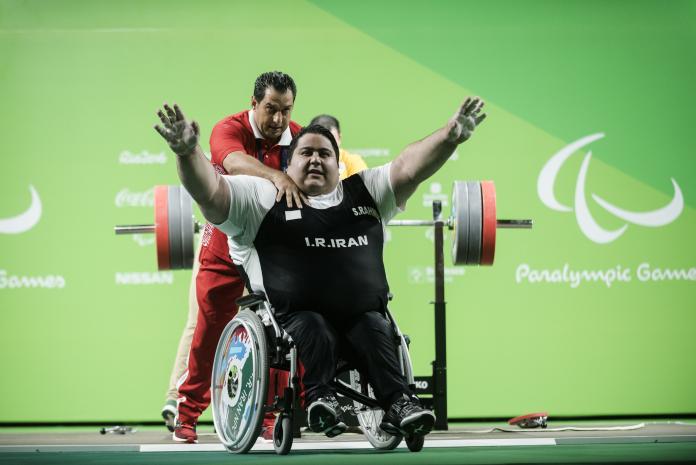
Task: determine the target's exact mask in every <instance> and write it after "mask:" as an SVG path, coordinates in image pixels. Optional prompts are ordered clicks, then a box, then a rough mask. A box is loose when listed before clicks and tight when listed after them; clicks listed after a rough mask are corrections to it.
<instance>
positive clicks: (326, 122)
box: [309, 114, 341, 134]
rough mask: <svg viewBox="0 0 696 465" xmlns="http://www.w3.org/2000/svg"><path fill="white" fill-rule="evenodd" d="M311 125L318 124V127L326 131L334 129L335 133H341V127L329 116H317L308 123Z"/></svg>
mask: <svg viewBox="0 0 696 465" xmlns="http://www.w3.org/2000/svg"><path fill="white" fill-rule="evenodd" d="M313 124H318V125H319V126H324V127H325V128H326V129H328V130H331V128H336V131H338V133H339V134H340V133H341V125H340V124H338V120H337V119H336V118H335V117H334V116H331V115H326V114H324V115H318V116H315V117H314V118H312V121H310V122H309V125H310V126H311V125H313Z"/></svg>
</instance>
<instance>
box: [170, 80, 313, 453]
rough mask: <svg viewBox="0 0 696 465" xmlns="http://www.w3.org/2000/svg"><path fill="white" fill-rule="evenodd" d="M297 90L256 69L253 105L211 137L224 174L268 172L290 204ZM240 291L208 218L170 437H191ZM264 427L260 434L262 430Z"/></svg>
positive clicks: (274, 381)
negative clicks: (193, 325) (195, 316)
mask: <svg viewBox="0 0 696 465" xmlns="http://www.w3.org/2000/svg"><path fill="white" fill-rule="evenodd" d="M296 96H297V88H296V86H295V82H294V81H293V80H292V78H291V77H290V76H288V75H287V74H285V73H282V72H278V71H274V72H268V73H264V74H262V75H260V76H259V77H258V78H257V79H256V82H255V84H254V95H253V97H252V100H251V106H252V109H251V110H245V111H243V112H241V113H237V114H235V115H231V116H228V117H226V118H224V119H223V120H222V121H220V122H218V123H217V124H216V125H215V127H214V128H213V132H212V134H211V136H210V149H211V152H212V163H213V166H214V167H215V169H216V170H217V171H218V172H219V173H222V174H248V175H253V176H259V177H262V178H266V179H268V180H269V181H271V182H273V184H274V185H275V187H276V188H277V189H278V195H277V197H276V201H285V202H287V204H288V206H291V204H292V205H296V206H298V207H300V208H301V203H302V202H304V201H306V198H305V197H304V194H303V193H302V192H301V191H300V190H299V189H298V187H297V185H295V183H294V182H293V181H292V179H290V177H288V176H287V175H286V174H285V173H284V170H285V168H286V167H287V158H288V153H287V148H288V146H289V145H290V142H291V141H292V138H293V136H294V135H295V134H297V133H298V132H299V131H300V129H301V127H300V126H299V125H298V124H297V123H295V122H293V121H290V115H291V114H292V109H293V106H294V103H295V97H296ZM243 291H244V280H243V279H242V277H241V276H240V275H239V273H238V271H237V269H236V268H235V266H234V265H233V264H232V260H231V259H230V254H229V249H228V245H227V236H226V235H225V234H223V233H221V232H220V231H218V230H217V229H215V228H214V227H212V226H211V225H210V224H206V226H205V230H204V232H203V237H202V240H201V251H200V270H199V271H198V275H197V277H196V294H197V299H198V307H199V310H198V319H197V322H196V329H195V331H194V333H193V340H192V342H191V350H190V352H189V359H188V371H187V372H186V374H185V377H184V380H183V382H182V384H181V385H180V386H179V402H178V407H177V408H178V421H177V425H176V428H175V430H174V436H173V437H174V440H176V441H180V442H196V440H197V434H196V423H197V421H198V417H199V416H200V415H201V413H203V411H204V410H205V409H206V408H207V407H208V405H209V404H210V378H211V372H212V365H213V359H214V357H215V348H216V347H217V343H218V339H220V334H221V333H222V330H223V329H224V327H225V325H227V323H228V322H229V321H230V320H231V319H232V318H234V316H235V315H236V314H237V306H236V305H235V300H236V299H237V298H239V297H240V296H241V295H242V292H243ZM270 379H271V384H270V386H269V392H268V395H269V402H272V400H273V397H274V394H275V391H276V389H275V385H278V386H279V388H280V389H282V388H283V386H284V385H286V384H287V373H286V372H283V371H280V370H279V371H277V372H275V373H274V370H271V377H270ZM272 422H273V416H272V414H270V415H268V416H267V418H266V419H265V420H264V427H265V428H267V427H269V426H270V428H269V429H268V430H266V431H263V433H265V434H264V436H270V434H271V431H272V426H273V423H272ZM263 433H262V434H263Z"/></svg>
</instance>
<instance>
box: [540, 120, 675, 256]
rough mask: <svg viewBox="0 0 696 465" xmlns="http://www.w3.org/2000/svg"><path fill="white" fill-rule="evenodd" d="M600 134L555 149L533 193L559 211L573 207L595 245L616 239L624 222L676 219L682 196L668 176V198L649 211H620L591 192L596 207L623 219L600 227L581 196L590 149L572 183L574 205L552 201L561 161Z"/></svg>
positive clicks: (652, 224) (655, 222)
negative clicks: (614, 226)
mask: <svg viewBox="0 0 696 465" xmlns="http://www.w3.org/2000/svg"><path fill="white" fill-rule="evenodd" d="M603 137H604V134H603V133H597V134H592V135H589V136H586V137H583V138H582V139H579V140H577V141H575V142H573V143H571V144H569V145H567V146H566V147H564V148H562V149H561V150H559V151H558V152H557V153H556V154H554V155H553V156H552V157H551V158H550V159H549V161H547V162H546V164H545V165H544V167H543V168H542V169H541V172H540V173H539V178H538V180H537V193H538V195H539V198H540V199H541V201H542V202H543V203H544V205H546V206H547V207H549V208H550V209H552V210H556V211H559V212H572V211H573V210H575V219H576V220H577V222H578V226H579V227H580V230H581V231H582V233H583V234H585V236H586V237H587V238H588V239H590V240H591V241H594V242H596V243H598V244H607V243H609V242H612V241H615V240H616V239H618V238H619V237H620V236H621V235H622V234H623V233H624V232H625V231H626V229H627V228H628V223H631V224H635V225H639V226H648V227H653V228H654V227H658V226H664V225H666V224H669V223H671V222H672V221H674V220H676V219H677V218H678V217H679V215H680V214H681V212H682V210H683V209H684V197H683V196H682V192H681V189H680V188H679V185H678V184H677V181H675V180H674V178H672V186H673V187H674V196H673V197H672V200H671V201H670V202H669V203H668V204H667V205H665V206H664V207H662V208H659V209H657V210H652V211H645V212H634V211H628V210H624V209H622V208H619V207H617V206H616V205H613V204H611V203H609V202H607V201H606V200H604V199H603V198H601V197H600V196H598V195H597V194H594V193H593V194H592V198H593V199H594V201H595V202H596V203H597V204H598V205H599V206H601V207H602V208H604V209H605V210H606V211H608V212H609V213H611V214H612V215H614V216H616V217H617V218H619V219H622V220H623V221H625V222H626V223H624V225H623V226H621V227H620V228H618V229H614V230H609V229H605V228H603V227H602V226H600V225H599V224H598V223H597V221H596V220H595V219H594V217H593V216H592V214H591V213H590V209H589V208H588V205H587V198H586V196H585V180H586V177H587V170H588V168H589V165H590V159H591V158H592V152H588V153H587V155H585V158H584V160H583V162H582V165H581V166H580V172H579V173H578V178H577V181H576V183H575V197H574V204H575V208H574V209H573V208H572V207H570V206H567V205H563V204H561V203H560V202H559V201H558V200H556V197H555V195H554V193H553V189H554V185H555V183H556V176H557V175H558V172H559V171H560V169H561V167H562V166H563V163H565V161H566V160H567V159H568V158H570V156H571V155H573V153H575V152H576V151H578V150H579V149H581V148H582V147H584V146H586V145H588V144H590V143H592V142H594V141H596V140H598V139H601V138H603Z"/></svg>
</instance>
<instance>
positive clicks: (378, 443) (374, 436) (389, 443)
mask: <svg viewBox="0 0 696 465" xmlns="http://www.w3.org/2000/svg"><path fill="white" fill-rule="evenodd" d="M393 324H394V327H395V328H396V331H397V334H398V335H399V338H400V340H401V344H400V345H399V351H400V354H399V359H400V360H401V361H402V364H403V365H402V367H401V368H402V372H403V374H404V376H405V377H406V381H407V382H408V383H409V384H413V382H414V381H413V367H412V365H411V356H410V355H409V353H408V345H407V344H406V339H405V338H404V336H403V335H402V334H401V332H400V330H399V329H398V327H397V326H396V323H393ZM350 384H351V387H352V388H353V389H355V390H356V391H358V392H362V393H363V394H365V395H366V396H369V397H372V398H374V397H375V395H374V392H373V391H372V386H370V385H369V384H367V383H361V382H360V373H359V372H358V371H356V370H351V371H350ZM365 387H367V389H365ZM354 404H355V407H356V409H357V413H356V417H357V418H358V423H359V424H360V427H361V428H362V430H363V434H364V435H365V438H367V440H368V441H369V442H370V444H372V446H373V447H374V448H375V449H380V450H392V449H395V448H396V446H398V445H399V443H400V442H401V439H402V436H400V435H393V434H389V433H387V432H386V431H384V430H383V429H382V428H380V427H379V425H380V423H382V417H384V411H383V410H381V409H371V408H369V407H365V406H363V405H362V404H361V403H359V402H355V403H354ZM421 447H422V446H421Z"/></svg>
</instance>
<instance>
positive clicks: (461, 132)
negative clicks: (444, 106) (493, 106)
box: [447, 97, 486, 144]
mask: <svg viewBox="0 0 696 465" xmlns="http://www.w3.org/2000/svg"><path fill="white" fill-rule="evenodd" d="M483 105H484V102H483V100H481V99H480V98H479V97H473V98H472V97H467V99H466V100H465V101H464V103H463V104H462V105H461V106H460V107H459V108H458V109H457V112H456V113H455V114H454V116H453V117H452V119H450V120H449V122H448V123H447V129H448V132H447V140H448V142H451V143H453V144H461V143H462V142H464V141H465V140H467V139H468V138H469V137H471V134H473V132H474V129H476V127H477V126H478V125H479V124H481V122H482V121H483V120H484V119H486V114H485V113H480V112H481V109H482V108H483Z"/></svg>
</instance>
